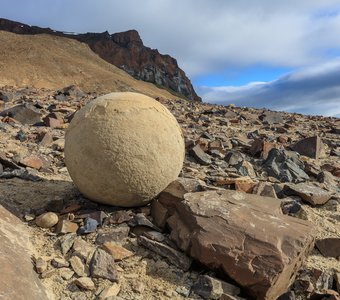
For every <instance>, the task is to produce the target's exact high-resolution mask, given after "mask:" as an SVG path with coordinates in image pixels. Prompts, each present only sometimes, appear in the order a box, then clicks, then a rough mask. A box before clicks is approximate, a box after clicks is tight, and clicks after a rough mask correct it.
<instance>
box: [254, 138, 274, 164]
mask: <svg viewBox="0 0 340 300" xmlns="http://www.w3.org/2000/svg"><path fill="white" fill-rule="evenodd" d="M273 148H276V144H275V143H270V142H267V141H265V140H262V139H255V140H254V142H253V143H252V144H251V147H250V149H249V153H250V154H251V155H252V156H261V157H262V158H264V159H266V158H267V157H268V153H269V151H270V150H271V149H273Z"/></svg>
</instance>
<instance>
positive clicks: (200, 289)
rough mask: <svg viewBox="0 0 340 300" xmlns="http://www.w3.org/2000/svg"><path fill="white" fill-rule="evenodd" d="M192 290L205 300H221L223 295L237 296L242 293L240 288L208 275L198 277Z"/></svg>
mask: <svg viewBox="0 0 340 300" xmlns="http://www.w3.org/2000/svg"><path fill="white" fill-rule="evenodd" d="M192 290H193V291H194V292H195V293H196V294H197V295H200V296H201V297H202V298H203V299H221V296H222V295H223V294H228V295H230V296H236V295H238V294H239V293H240V292H241V291H240V289H239V288H238V287H236V286H234V285H232V284H230V283H227V282H224V281H222V280H218V279H216V278H213V277H210V276H208V275H201V276H200V277H198V280H197V281H196V282H195V284H194V285H193V287H192Z"/></svg>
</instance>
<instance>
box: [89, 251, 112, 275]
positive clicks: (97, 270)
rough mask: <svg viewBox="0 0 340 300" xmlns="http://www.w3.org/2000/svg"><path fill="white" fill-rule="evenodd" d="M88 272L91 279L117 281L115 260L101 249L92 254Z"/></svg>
mask: <svg viewBox="0 0 340 300" xmlns="http://www.w3.org/2000/svg"><path fill="white" fill-rule="evenodd" d="M90 271H91V276H92V277H97V278H104V279H108V280H111V281H118V274H117V270H116V267H115V260H114V258H113V256H112V255H110V254H109V253H107V252H106V251H104V250H102V249H97V250H96V252H95V253H94V255H93V257H92V260H91V264H90Z"/></svg>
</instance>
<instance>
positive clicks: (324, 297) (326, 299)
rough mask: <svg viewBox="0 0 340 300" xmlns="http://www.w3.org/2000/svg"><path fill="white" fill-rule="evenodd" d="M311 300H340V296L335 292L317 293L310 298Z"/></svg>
mask: <svg viewBox="0 0 340 300" xmlns="http://www.w3.org/2000/svg"><path fill="white" fill-rule="evenodd" d="M309 300H340V295H339V293H337V292H336V291H333V290H325V291H322V292H319V291H317V292H314V293H313V294H312V295H311V296H310V298H309Z"/></svg>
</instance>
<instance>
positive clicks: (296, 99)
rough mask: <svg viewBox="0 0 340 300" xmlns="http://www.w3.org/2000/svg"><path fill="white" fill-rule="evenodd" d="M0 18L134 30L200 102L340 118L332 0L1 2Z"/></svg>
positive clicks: (337, 17)
mask: <svg viewBox="0 0 340 300" xmlns="http://www.w3.org/2000/svg"><path fill="white" fill-rule="evenodd" d="M0 9H1V10H0V11H1V14H0V16H1V17H4V18H9V19H13V20H17V21H20V22H23V23H28V24H30V25H37V26H42V27H51V28H53V29H57V30H64V31H74V32H87V31H91V32H103V31H105V30H108V31H109V32H111V33H114V32H119V31H125V30H128V29H136V30H138V31H139V33H140V35H141V37H142V39H143V41H144V43H145V45H147V46H149V47H151V48H157V49H158V50H159V51H160V52H161V53H164V54H170V55H171V56H173V57H175V58H176V59H177V61H178V63H179V65H180V67H181V68H182V69H184V71H185V72H186V73H187V75H188V76H189V77H190V78H191V80H192V82H193V84H194V87H195V88H196V90H197V92H198V93H199V95H200V96H202V98H203V100H204V101H208V102H212V103H221V104H229V103H235V104H236V105H245V106H254V107H268V108H271V109H274V110H286V111H296V112H301V113H308V114H323V115H335V116H340V91H339V88H338V87H339V86H340V71H338V69H339V70H340V66H339V57H340V1H339V0H285V1H282V0H256V1H251V0H238V1H234V0H213V1H212V0H181V1H180V0H144V1H143V5H141V1H140V0H96V1H92V0H58V1H54V0H0Z"/></svg>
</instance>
